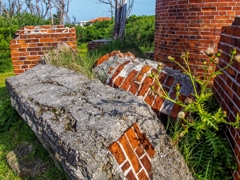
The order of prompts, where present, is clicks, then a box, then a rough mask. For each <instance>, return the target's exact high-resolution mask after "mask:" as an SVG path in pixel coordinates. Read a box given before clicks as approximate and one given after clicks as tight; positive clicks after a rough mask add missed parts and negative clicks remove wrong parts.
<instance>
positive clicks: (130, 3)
mask: <svg viewBox="0 0 240 180" xmlns="http://www.w3.org/2000/svg"><path fill="white" fill-rule="evenodd" d="M123 1H124V0H98V2H99V3H103V4H108V5H109V6H110V12H111V17H113V10H116V9H117V8H116V7H117V6H116V2H117V3H118V4H120V3H121V2H123ZM125 1H126V0H125ZM133 3H134V0H128V8H127V17H129V16H130V14H131V11H132V7H133Z"/></svg>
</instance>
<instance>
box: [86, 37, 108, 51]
mask: <svg viewBox="0 0 240 180" xmlns="http://www.w3.org/2000/svg"><path fill="white" fill-rule="evenodd" d="M110 42H112V40H110V39H98V40H93V41H90V42H88V52H91V51H93V50H95V49H97V48H99V47H101V46H104V45H107V44H108V43H110Z"/></svg>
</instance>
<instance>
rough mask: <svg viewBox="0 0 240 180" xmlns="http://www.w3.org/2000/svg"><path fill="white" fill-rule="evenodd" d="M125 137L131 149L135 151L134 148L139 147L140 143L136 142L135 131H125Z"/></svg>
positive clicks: (131, 129)
mask: <svg viewBox="0 0 240 180" xmlns="http://www.w3.org/2000/svg"><path fill="white" fill-rule="evenodd" d="M125 134H126V136H127V137H128V140H129V142H130V144H131V146H132V147H133V149H135V148H136V147H138V146H139V144H140V141H139V140H138V138H137V136H136V134H135V131H134V129H133V128H129V129H128V130H127V131H126V133H125Z"/></svg>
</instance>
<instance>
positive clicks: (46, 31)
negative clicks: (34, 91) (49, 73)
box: [10, 25, 77, 75]
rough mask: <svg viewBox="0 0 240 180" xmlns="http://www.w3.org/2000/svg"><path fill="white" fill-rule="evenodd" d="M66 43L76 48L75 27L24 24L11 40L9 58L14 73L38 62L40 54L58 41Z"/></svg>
mask: <svg viewBox="0 0 240 180" xmlns="http://www.w3.org/2000/svg"><path fill="white" fill-rule="evenodd" d="M60 42H65V43H67V44H68V45H69V46H70V47H71V48H72V49H73V50H74V51H75V50H76V49H77V38H76V30H75V28H68V27H65V26H61V25H53V26H50V25H44V26H25V27H24V28H21V29H19V30H18V31H17V32H16V37H15V38H14V39H13V40H11V43H10V49H11V59H12V64H13V69H14V73H15V74H16V75H17V74H20V73H23V72H25V71H26V70H28V69H30V68H32V67H34V66H36V65H37V64H39V61H40V60H41V58H42V56H43V55H44V54H46V53H48V52H49V50H51V49H54V48H55V47H56V46H57V45H58V43H60Z"/></svg>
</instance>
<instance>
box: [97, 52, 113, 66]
mask: <svg viewBox="0 0 240 180" xmlns="http://www.w3.org/2000/svg"><path fill="white" fill-rule="evenodd" d="M108 58H109V56H108V54H106V55H104V56H102V57H100V58H99V59H98V60H97V61H96V63H95V64H94V66H95V67H96V66H98V65H100V64H102V63H103V62H105V61H106V60H108Z"/></svg>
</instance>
